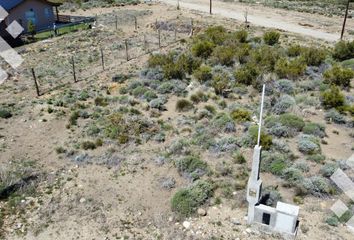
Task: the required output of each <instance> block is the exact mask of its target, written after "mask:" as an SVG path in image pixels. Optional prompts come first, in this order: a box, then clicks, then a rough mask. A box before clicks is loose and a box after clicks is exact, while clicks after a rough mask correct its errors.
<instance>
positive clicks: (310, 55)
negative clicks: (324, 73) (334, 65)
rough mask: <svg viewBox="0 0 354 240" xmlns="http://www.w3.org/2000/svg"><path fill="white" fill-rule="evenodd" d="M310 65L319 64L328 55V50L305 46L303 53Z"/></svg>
mask: <svg viewBox="0 0 354 240" xmlns="http://www.w3.org/2000/svg"><path fill="white" fill-rule="evenodd" d="M301 56H302V57H303V58H304V59H305V62H306V64H307V65H308V66H319V65H321V63H323V62H324V60H325V59H326V57H327V51H326V50H325V49H322V48H315V47H307V48H304V50H303V52H302V55H301Z"/></svg>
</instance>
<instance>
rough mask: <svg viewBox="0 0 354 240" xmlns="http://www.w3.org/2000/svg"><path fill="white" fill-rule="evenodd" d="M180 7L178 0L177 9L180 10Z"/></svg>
mask: <svg viewBox="0 0 354 240" xmlns="http://www.w3.org/2000/svg"><path fill="white" fill-rule="evenodd" d="M179 9H180V7H179V0H177V10H179Z"/></svg>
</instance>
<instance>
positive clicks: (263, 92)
mask: <svg viewBox="0 0 354 240" xmlns="http://www.w3.org/2000/svg"><path fill="white" fill-rule="evenodd" d="M264 94H265V84H263V90H262V102H261V112H260V114H259V123H258V140H257V146H258V147H259V146H260V143H261V130H262V118H263V104H264Z"/></svg>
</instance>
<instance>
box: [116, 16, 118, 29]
mask: <svg viewBox="0 0 354 240" xmlns="http://www.w3.org/2000/svg"><path fill="white" fill-rule="evenodd" d="M116 30H118V16H116Z"/></svg>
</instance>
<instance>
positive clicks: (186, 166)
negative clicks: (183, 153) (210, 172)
mask: <svg viewBox="0 0 354 240" xmlns="http://www.w3.org/2000/svg"><path fill="white" fill-rule="evenodd" d="M175 166H176V167H177V170H178V172H179V173H180V174H188V176H191V177H192V178H193V179H195V178H199V177H201V176H202V175H204V174H205V172H206V170H207V168H208V165H207V163H206V162H204V161H202V160H201V159H200V158H199V157H198V156H187V157H184V158H182V159H179V160H177V161H175Z"/></svg>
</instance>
